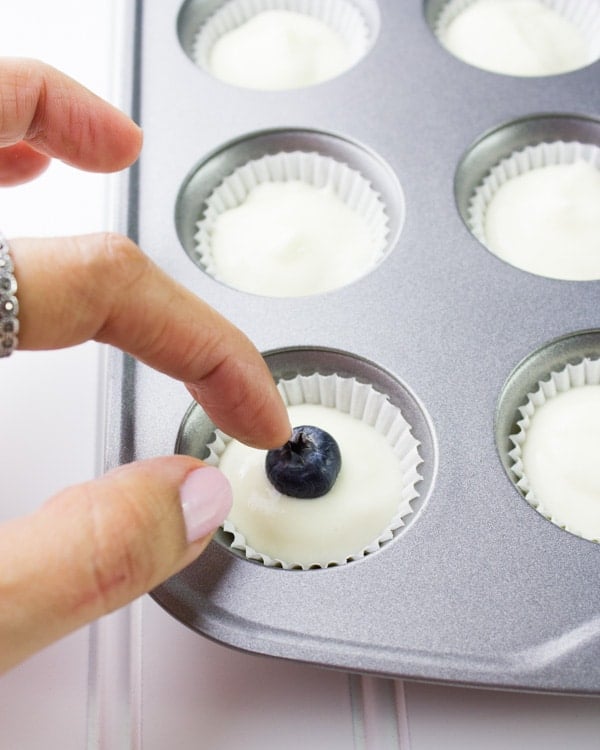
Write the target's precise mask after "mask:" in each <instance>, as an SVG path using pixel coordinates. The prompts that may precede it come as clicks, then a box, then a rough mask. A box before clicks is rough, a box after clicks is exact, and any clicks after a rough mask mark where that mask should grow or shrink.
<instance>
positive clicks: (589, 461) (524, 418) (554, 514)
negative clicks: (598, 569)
mask: <svg viewBox="0 0 600 750" xmlns="http://www.w3.org/2000/svg"><path fill="white" fill-rule="evenodd" d="M575 392H576V396H577V397H578V398H579V397H582V396H584V395H585V396H586V397H587V398H588V399H589V401H588V400H586V402H585V404H581V403H577V404H575V403H573V405H572V409H573V414H574V415H576V416H577V418H578V420H581V419H582V415H583V425H584V426H586V428H587V429H588V430H591V432H590V433H589V434H587V433H586V438H585V440H584V439H583V433H582V432H581V431H580V429H581V430H582V429H583V427H581V428H580V427H579V426H578V423H575V422H571V421H570V420H569V419H565V418H564V415H563V417H562V418H559V417H557V416H556V415H555V416H554V418H553V419H550V418H549V415H548V410H547V409H546V412H545V418H544V422H543V423H541V422H540V421H539V419H540V414H542V412H541V411H540V410H541V409H542V408H543V407H545V406H546V405H549V404H551V403H552V402H553V403H554V404H557V403H558V401H557V399H562V400H563V401H562V405H563V407H568V408H570V407H571V404H570V402H568V401H566V400H565V399H570V400H572V398H571V394H574V393H575ZM519 411H520V414H521V419H520V420H519V421H518V422H517V425H516V426H517V428H518V429H517V431H516V432H515V433H514V434H513V435H510V437H509V440H510V441H511V443H512V444H513V446H514V447H513V448H512V450H511V451H510V452H509V454H508V455H509V458H510V460H511V461H512V465H511V471H512V473H513V475H514V477H515V483H516V485H517V487H518V488H519V490H520V491H521V493H522V494H523V496H524V497H525V499H526V500H527V502H528V503H529V504H530V505H531V506H532V507H534V508H535V509H536V510H537V511H538V512H539V513H541V515H542V516H544V518H546V519H548V520H549V521H551V522H552V523H554V524H556V525H557V526H559V527H560V528H562V529H564V530H565V531H569V532H570V533H572V534H575V535H576V536H580V537H582V538H583V539H588V540H590V541H594V542H598V541H600V474H599V473H598V455H599V453H598V452H599V451H600V359H589V358H585V359H583V360H581V361H580V362H578V363H576V364H567V365H566V366H565V367H564V368H563V369H562V370H560V371H556V372H551V373H549V375H548V377H547V379H544V380H541V381H539V382H538V383H537V386H536V388H535V389H534V390H533V391H532V392H531V393H529V394H527V397H526V402H525V404H524V405H523V406H521V407H520V408H519ZM569 416H570V415H569ZM536 420H538V421H537V429H538V430H539V431H541V430H542V429H544V432H543V433H542V440H543V443H542V444H543V447H544V451H547V452H548V457H547V459H543V460H544V461H545V463H544V464H538V463H537V462H538V461H541V460H542V454H541V453H538V454H537V456H534V457H532V458H531V461H535V462H536V468H535V477H534V476H532V475H530V474H528V470H529V471H531V465H530V464H529V460H530V459H529V458H528V455H527V440H528V437H529V436H530V435H531V429H532V424H534V422H535V421H536ZM596 425H598V426H596ZM538 435H539V432H538ZM581 446H583V448H581ZM557 488H559V490H558V491H557ZM560 488H562V489H560Z"/></svg>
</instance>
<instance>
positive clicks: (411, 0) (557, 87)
mask: <svg viewBox="0 0 600 750" xmlns="http://www.w3.org/2000/svg"><path fill="white" fill-rule="evenodd" d="M353 2H354V3H355V5H356V6H357V7H358V8H359V9H361V11H362V12H363V14H364V16H365V18H366V20H367V22H368V24H369V26H370V27H371V29H372V32H373V44H372V46H371V49H370V51H369V52H368V54H367V55H366V56H365V57H364V58H363V59H362V60H361V61H360V62H359V63H358V64H357V65H355V66H354V67H353V68H352V69H351V70H349V71H348V72H346V73H345V74H344V75H342V76H340V77H338V78H336V79H334V80H331V81H329V82H326V83H323V84H321V85H319V86H315V87H311V88H307V89H301V90H296V91H286V92H257V91H249V90H243V89H239V88H236V87H233V86H229V85H226V84H224V83H220V82H219V81H217V80H215V79H214V78H212V77H211V76H210V75H209V74H208V73H206V72H205V71H203V70H202V69H201V68H199V67H197V66H196V65H194V64H193V63H192V62H191V60H190V58H189V50H190V47H191V44H192V39H193V35H194V33H195V31H196V29H197V28H198V25H199V24H200V22H201V21H202V19H203V18H205V17H206V15H207V14H208V13H210V12H211V11H212V10H213V9H214V8H215V7H217V5H218V3H217V2H216V1H215V0H204V1H203V0H188V2H185V3H182V0H160V2H159V0H152V1H151V2H144V3H143V2H141V1H140V2H138V3H137V4H136V6H135V18H134V20H133V21H132V24H131V25H132V28H131V35H130V41H131V46H130V52H131V61H130V65H131V70H129V71H124V75H130V74H132V100H131V111H132V114H133V115H134V116H135V117H136V118H137V119H139V121H140V122H141V124H142V125H143V127H144V131H145V143H144V149H143V153H142V156H141V159H140V160H139V163H138V164H137V165H136V166H135V167H134V169H133V170H132V171H131V174H130V175H129V182H128V190H127V195H126V198H125V201H124V203H123V216H122V221H121V228H122V229H123V230H124V231H127V232H128V234H129V235H130V236H132V237H133V238H134V239H135V240H136V241H137V242H138V243H139V244H140V245H141V247H142V248H143V249H144V250H145V251H146V252H147V253H148V254H149V255H150V256H151V257H152V258H153V259H154V260H155V261H156V262H157V263H158V264H159V265H160V266H162V267H163V268H164V269H165V270H166V271H167V272H168V273H169V274H170V275H172V276H173V277H175V278H176V279H177V280H179V281H180V282H182V283H183V284H184V285H186V286H187V287H188V288H190V289H191V290H193V291H194V292H195V293H196V294H198V295H199V296H200V297H202V298H203V299H205V300H207V301H208V302H209V303H210V304H211V305H213V306H214V307H216V308H217V309H218V310H220V311H221V312H222V313H223V314H224V315H225V316H226V317H228V318H229V319H231V320H232V321H233V322H234V323H235V324H237V325H238V326H240V327H241V328H242V329H243V330H244V331H245V332H246V333H247V334H248V335H249V336H250V338H251V339H252V340H253V341H254V342H255V343H256V345H257V347H258V348H259V349H260V350H261V351H262V352H264V354H265V357H266V358H267V361H268V362H269V365H270V367H271V369H272V371H273V374H274V377H276V378H277V377H280V376H282V375H283V376H286V375H287V374H290V373H292V374H295V373H297V372H305V371H306V372H310V371H315V370H319V371H323V372H328V371H336V372H342V373H348V374H351V375H353V376H355V377H357V378H359V379H361V378H362V379H365V380H368V381H369V382H371V383H373V384H374V385H375V386H376V387H377V388H379V389H381V390H383V391H384V392H385V393H387V394H388V395H389V396H390V399H391V400H392V401H394V402H395V403H396V404H398V405H399V406H400V408H401V409H402V411H403V413H404V414H405V416H406V418H407V419H408V421H409V422H411V424H412V426H413V433H414V434H415V436H416V437H417V438H418V439H419V441H420V442H421V455H422V458H423V463H422V465H421V470H422V475H423V480H422V481H421V482H420V483H419V484H418V485H417V488H418V490H419V493H420V497H419V499H418V501H417V502H416V503H415V505H414V507H415V513H414V514H413V515H412V516H411V517H410V523H407V525H406V527H405V528H403V529H402V530H401V531H400V533H398V534H397V536H396V537H395V538H394V539H393V540H392V541H391V542H389V543H388V544H386V545H385V546H384V547H383V548H382V549H381V550H380V551H378V552H376V553H374V554H371V555H368V556H367V557H365V558H364V559H362V560H360V561H358V562H353V563H350V564H347V565H344V566H340V567H332V568H328V569H325V570H308V571H295V570H294V571H285V570H281V569H277V568H267V567H264V566H261V565H260V564H256V563H253V562H250V561H247V560H245V559H242V558H241V557H239V556H238V555H237V554H234V553H233V552H232V551H231V550H230V549H228V548H227V544H226V542H227V540H226V539H225V538H220V537H218V538H217V539H215V540H214V541H213V542H212V543H211V545H210V547H209V549H208V551H207V553H206V554H205V555H204V557H203V558H202V560H201V562H198V563H196V564H193V565H191V566H190V567H189V568H187V569H186V570H184V571H183V572H182V573H180V574H179V575H177V576H175V577H174V578H172V579H170V580H169V581H167V582H166V583H165V584H163V585H162V586H159V587H158V589H156V591H154V592H153V596H154V598H155V599H156V600H157V601H158V602H159V603H160V604H161V605H162V606H163V607H164V608H165V609H166V610H167V611H168V612H170V613H171V614H172V615H173V616H175V617H176V618H178V619H179V620H180V621H181V622H183V623H184V624H185V625H187V626H189V627H190V628H192V629H193V630H195V631H197V632H198V633H201V634H203V635H205V636H208V637H210V638H212V639H215V640H217V641H219V642H222V643H224V644H228V645H230V646H233V647H236V648H240V649H244V650H248V651H252V652H255V653H261V654H268V655H272V656H277V657H282V658H286V659H294V660H300V661H304V662H309V663H313V664H318V665H323V666H326V667H333V668H340V669H344V670H349V671H354V672H361V673H372V674H379V675H388V676H394V677H404V678H411V679H420V680H436V681H444V682H453V683H461V684H467V685H478V686H489V687H501V688H507V689H520V690H536V691H553V692H566V693H579V694H600V546H599V545H598V544H594V543H592V542H588V541H585V540H582V539H580V538H578V537H575V536H573V535H571V534H569V533H567V532H565V531H563V530H562V529H560V528H558V527H557V526H555V525H553V524H551V523H549V522H548V521H546V520H545V519H544V518H543V517H542V516H541V515H539V514H538V513H537V512H536V511H535V510H533V509H532V508H531V507H530V506H529V505H528V504H527V502H526V501H525V500H524V498H523V497H522V496H521V494H520V493H519V491H518V490H517V488H516V487H515V486H514V484H513V482H512V480H511V478H510V476H509V471H508V470H507V466H506V464H507V459H506V452H507V450H508V440H507V436H508V434H509V433H510V430H511V427H512V425H513V424H514V422H515V418H516V412H517V407H518V405H519V404H520V403H521V402H522V400H523V396H524V394H525V393H526V392H527V389H528V388H530V387H531V386H532V385H533V383H535V382H536V380H537V379H538V378H540V377H543V376H544V375H545V373H546V372H548V371H549V369H552V368H553V367H555V366H557V365H561V364H564V363H565V362H567V361H575V360H576V359H578V358H580V357H581V356H584V355H589V356H599V355H600V330H599V329H600V313H599V306H598V301H599V292H600V283H599V282H567V281H556V280H551V279H545V278H540V277H537V276H534V275H532V274H529V273H526V272H523V271H520V270H518V269H516V268H513V267H511V266H508V265H506V264H505V263H503V262H502V261H500V260H498V259H497V258H495V257H494V256H493V255H492V254H490V253H489V252H488V251H486V250H485V249H484V248H483V247H482V245H481V244H480V243H479V242H478V241H477V240H476V239H475V238H474V237H473V236H472V235H471V234H470V232H469V230H468V229H467V228H466V226H465V223H464V221H463V216H464V214H465V211H466V204H467V201H468V198H469V195H470V191H471V190H472V188H473V186H474V185H476V184H477V183H478V182H479V180H480V179H481V177H482V176H483V174H484V173H485V172H486V171H487V168H488V167H489V166H490V162H491V161H497V160H498V159H499V158H500V157H501V156H503V155H505V154H508V153H509V152H511V151H513V150H514V149H515V148H520V147H522V146H524V145H527V144H529V143H537V142H540V141H543V140H556V139H566V140H569V139H574V140H582V141H585V142H592V143H596V144H600V120H598V119H595V118H596V117H598V115H599V109H600V64H599V63H595V64H593V65H591V66H589V67H587V68H585V69H583V70H579V71H576V72H573V73H570V74H565V75H560V76H554V77H550V78H533V79H531V78H529V79H527V78H513V77H508V76H501V75H495V74H492V73H486V72H483V71H481V70H478V69H476V68H473V67H471V66H469V65H466V64H464V63H462V62H461V61H459V60H457V59H455V58H454V57H452V56H451V55H450V54H449V53H448V52H446V51H445V50H444V49H443V48H442V47H441V46H440V45H439V43H438V42H437V40H436V38H435V36H434V34H433V33H432V30H431V23H432V19H434V18H435V16H436V14H437V12H438V10H439V7H440V4H441V3H440V2H436V1H435V0H432V1H431V2H428V3H425V4H423V3H422V2H420V1H418V0H353ZM297 148H299V149H302V150H316V151H318V152H321V153H323V154H325V155H331V156H334V157H335V158H337V159H338V160H340V161H345V162H347V163H349V164H350V166H353V167H354V168H356V169H358V170H359V171H361V172H363V174H364V175H365V176H366V177H367V178H368V179H369V180H371V182H372V184H373V186H374V187H375V189H376V190H377V191H378V192H379V193H380V194H381V195H382V197H383V200H384V202H385V203H386V205H387V208H388V212H389V215H390V225H391V231H390V241H389V247H388V254H387V257H386V258H385V260H384V261H383V262H382V263H381V264H380V265H379V266H378V267H377V268H376V269H374V270H373V272H371V273H370V274H369V275H367V276H365V277H364V278H362V279H360V280H359V281H357V282H355V283H354V284H352V285H350V286H347V287H345V288H343V289H340V290H338V291H335V292H331V293H327V294H322V295H318V296H312V297H305V298H296V299H271V298H264V297H260V296H256V295H251V294H246V293H243V292H239V291H236V290H234V289H231V288H228V287H226V286H224V285H223V284H221V283H219V282H217V281H215V280H214V279H212V278H211V277H209V276H208V275H207V274H206V273H205V272H204V271H203V270H202V269H201V268H200V267H198V265H197V264H196V263H195V262H193V260H192V259H191V252H192V248H193V233H194V228H195V221H196V219H198V218H199V217H200V215H201V213H202V202H203V200H204V199H205V198H206V195H207V194H208V192H210V190H211V189H212V187H213V186H214V185H215V184H216V183H217V182H218V181H219V179H220V178H221V176H223V175H224V174H225V173H226V172H229V171H231V170H232V169H233V168H234V167H235V166H237V165H238V164H241V163H243V162H244V161H247V160H248V159H249V158H253V157H254V156H256V155H263V154H265V153H271V152H276V151H279V150H294V149H297ZM108 382H109V391H108V396H109V398H108V415H107V432H106V446H107V449H106V465H107V466H108V467H110V466H114V465H116V464H119V463H122V462H124V461H130V460H135V459H143V458H147V457H151V456H156V455H160V454H169V453H173V452H175V451H180V450H186V451H190V452H193V453H196V454H197V455H202V450H203V445H204V443H205V442H206V439H207V436H208V435H209V434H210V432H211V431H212V429H213V426H212V425H211V424H210V423H209V422H208V420H207V419H206V417H205V416H204V414H203V412H202V411H201V410H200V409H195V408H193V409H191V410H190V399H189V396H188V395H187V392H186V391H185V389H184V388H183V387H182V386H181V384H179V383H176V382H174V381H171V380H169V379H168V378H166V377H165V376H163V375H161V374H159V373H156V372H154V371H152V370H151V369H149V368H147V367H145V366H143V365H140V364H139V363H136V362H134V361H132V360H131V359H130V358H128V357H126V356H125V357H124V356H122V355H120V354H119V353H116V352H115V353H113V354H112V356H111V361H110V370H109V381H108Z"/></svg>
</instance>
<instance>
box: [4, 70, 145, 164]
mask: <svg viewBox="0 0 600 750" xmlns="http://www.w3.org/2000/svg"><path fill="white" fill-rule="evenodd" d="M141 140H142V136H141V131H140V129H139V128H138V127H137V125H135V124H134V123H133V122H132V121H131V120H130V119H129V118H128V117H127V116H126V115H124V114H123V113H122V112H119V110H117V109H115V108H114V107H113V106H111V105H110V104H108V103H107V102H105V101H103V100H102V99H100V98H99V97H97V96H96V95H95V94H92V92H91V91H89V90H88V89H86V88H85V87H83V86H81V85H80V84H78V83H76V82H75V81H73V80H72V79H71V78H69V77H68V76H66V75H64V74H63V73H60V72H59V71H58V70H56V69H54V68H52V67H50V66H49V65H45V64H44V63H41V62H38V61H36V60H23V59H15V58H6V59H3V60H2V61H0V147H4V146H13V145H15V144H17V143H19V142H21V141H25V142H27V143H28V144H29V145H30V146H31V147H33V148H34V149H35V150H36V151H39V152H40V153H41V154H44V155H46V156H49V157H56V158H58V159H62V161H64V162H66V163H67V164H71V165H73V166H76V167H80V168H82V169H86V170H89V171H92V172H111V171H116V170H118V169H123V168H124V167H127V166H129V164H131V163H132V162H133V161H134V160H135V159H136V158H137V155H138V153H139V150H140V147H141Z"/></svg>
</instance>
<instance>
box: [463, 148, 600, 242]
mask: <svg viewBox="0 0 600 750" xmlns="http://www.w3.org/2000/svg"><path fill="white" fill-rule="evenodd" d="M580 160H583V161H586V162H588V163H589V164H591V165H592V166H593V167H596V168H597V169H600V147H599V146H596V145H595V144H592V143H579V142H577V141H568V142H567V141H553V142H552V143H539V144H538V145H536V146H527V147H526V148H524V149H523V150H521V151H515V152H513V153H512V154H511V155H510V156H507V157H506V158H504V159H502V161H500V162H499V163H498V164H496V165H495V166H494V167H492V168H491V170H490V171H489V173H488V174H487V175H486V177H485V178H484V179H483V181H482V182H481V184H480V185H478V187H477V188H475V192H474V193H473V196H472V198H471V200H470V202H469V209H468V219H467V223H468V226H469V229H470V230H471V231H472V232H473V234H474V235H475V237H477V239H478V240H479V241H480V242H481V243H482V244H484V245H485V246H486V247H488V244H487V239H486V234H485V217H486V212H487V209H488V206H489V204H490V202H491V200H492V199H493V197H494V195H495V194H496V192H497V190H498V189H499V188H500V187H501V186H502V185H504V183H506V182H508V181H509V180H511V179H513V178H515V177H518V176H519V175H522V174H525V173H526V172H529V171H531V170H533V169H539V168H541V167H546V166H551V165H555V164H573V163H574V162H576V161H580ZM489 249H490V250H491V251H492V252H493V249H492V248H489Z"/></svg>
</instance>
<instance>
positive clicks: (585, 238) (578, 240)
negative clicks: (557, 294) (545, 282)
mask: <svg viewBox="0 0 600 750" xmlns="http://www.w3.org/2000/svg"><path fill="white" fill-rule="evenodd" d="M599 207H600V170H599V169H597V168H596V167H594V166H593V165H592V164H590V163H589V162H586V161H584V160H579V161H576V162H574V163H572V164H554V165H549V166H545V167H540V168H538V169H532V170H530V171H528V172H525V173H523V174H521V175H518V176H517V177H514V178H512V179H509V180H507V181H506V182H505V183H504V184H503V185H501V186H500V187H499V188H498V190H497V191H496V192H495V193H494V195H493V197H492V199H491V200H490V203H489V204H488V206H487V210H486V213H485V220H484V234H485V244H486V245H487V247H488V248H489V249H490V250H491V251H492V252H494V253H495V254H496V255H498V256H499V257H500V258H502V259H503V260H505V261H507V262H508V263H510V264H511V265H514V266H517V267H518V268H522V269H523V270H526V271H530V272H531V273H535V274H538V275H540V276H546V277H550V278H556V279H570V280H586V279H588V280H589V279H598V278H600V210H599Z"/></svg>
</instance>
